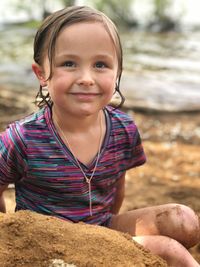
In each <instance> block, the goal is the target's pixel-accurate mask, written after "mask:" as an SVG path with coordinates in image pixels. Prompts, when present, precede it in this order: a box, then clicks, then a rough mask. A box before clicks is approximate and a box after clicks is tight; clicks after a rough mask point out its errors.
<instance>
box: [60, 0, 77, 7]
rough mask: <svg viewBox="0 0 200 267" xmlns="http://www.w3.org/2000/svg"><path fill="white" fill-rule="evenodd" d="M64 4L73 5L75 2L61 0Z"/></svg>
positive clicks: (72, 0)
mask: <svg viewBox="0 0 200 267" xmlns="http://www.w3.org/2000/svg"><path fill="white" fill-rule="evenodd" d="M61 2H62V3H63V5H64V6H73V5H74V4H75V0H61Z"/></svg>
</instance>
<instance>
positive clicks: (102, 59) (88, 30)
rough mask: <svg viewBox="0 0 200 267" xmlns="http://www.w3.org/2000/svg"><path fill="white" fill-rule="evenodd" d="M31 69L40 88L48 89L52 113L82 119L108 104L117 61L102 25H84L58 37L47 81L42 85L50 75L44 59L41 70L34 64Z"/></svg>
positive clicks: (77, 26)
mask: <svg viewBox="0 0 200 267" xmlns="http://www.w3.org/2000/svg"><path fill="white" fill-rule="evenodd" d="M38 68H39V69H38ZM33 70H34V71H35V73H36V75H37V76H38V78H39V80H40V83H41V85H42V86H44V85H47V87H48V91H49V93H50V96H51V99H52V101H53V112H59V113H60V114H63V115H64V114H66V115H67V114H70V115H73V116H85V115H92V114H95V113H98V112H99V110H101V109H102V108H103V107H104V106H105V105H107V104H108V103H109V102H110V100H111V98H112V96H113V93H114V90H115V84H116V80H117V72H118V61H117V55H116V50H115V47H114V45H113V42H112V40H111V38H110V36H109V34H108V33H107V31H106V29H105V28H104V26H103V25H102V24H101V23H100V22H84V23H77V24H73V25H71V26H68V27H66V28H64V29H63V30H62V31H61V33H60V34H59V36H58V39H57V41H56V47H55V58H54V65H53V75H52V78H51V79H50V80H48V81H47V82H44V80H45V79H47V78H48V76H49V73H50V65H49V60H48V57H47V56H46V57H45V59H44V64H43V67H40V66H36V64H35V66H33ZM44 83H45V84H44Z"/></svg>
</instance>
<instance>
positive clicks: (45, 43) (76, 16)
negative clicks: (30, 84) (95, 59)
mask: <svg viewBox="0 0 200 267" xmlns="http://www.w3.org/2000/svg"><path fill="white" fill-rule="evenodd" d="M92 21H94V22H100V23H102V24H103V25H104V27H105V29H106V31H107V32H108V34H109V36H110V38H111V40H112V42H113V44H114V47H115V49H116V54H117V59H118V79H117V81H116V87H115V92H117V93H118V94H119V96H120V98H121V102H120V104H119V105H118V107H120V106H122V104H123V103H124V100H125V98H124V96H123V95H122V93H121V92H120V89H119V85H120V79H121V74H122V69H123V54H122V46H121V41H120V38H119V34H118V31H117V28H116V26H115V25H114V23H113V22H112V21H111V20H110V19H109V18H108V17H107V16H106V15H105V14H104V13H102V12H100V11H98V10H95V9H93V8H90V7H87V6H72V7H68V8H64V9H61V10H59V11H56V12H54V13H53V14H51V15H50V16H48V17H47V18H46V19H45V20H44V21H43V23H42V25H41V26H40V28H39V29H38V31H37V33H36V35H35V39H34V61H35V62H36V63H37V64H39V65H40V66H42V65H43V62H44V57H45V56H46V55H47V57H48V60H49V63H50V74H49V77H48V78H47V80H49V79H51V78H52V74H53V64H54V57H55V46H56V40H57V37H58V35H59V33H60V32H61V30H62V29H63V28H65V27H67V26H70V25H73V24H76V23H80V22H92ZM43 89H44V88H43V87H42V86H41V85H40V88H39V91H38V93H37V95H36V99H35V103H36V105H37V106H38V107H39V108H41V107H43V106H45V105H48V106H51V105H52V104H53V103H52V100H51V97H50V95H49V93H48V92H46V93H45V94H44V92H43V91H44V90H43Z"/></svg>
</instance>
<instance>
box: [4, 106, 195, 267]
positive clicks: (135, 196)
mask: <svg viewBox="0 0 200 267" xmlns="http://www.w3.org/2000/svg"><path fill="white" fill-rule="evenodd" d="M8 104H9V103H8ZM15 111H16V109H15ZM23 112H24V111H23ZM127 112H129V113H130V115H131V116H133V117H134V119H135V121H136V123H137V125H138V127H139V129H140V133H141V136H142V139H143V145H144V149H145V152H146V155H147V159H148V161H147V163H146V164H145V165H144V166H142V167H139V168H137V169H133V170H130V171H129V172H128V173H127V177H126V178H127V179H126V197H125V201H124V203H123V206H122V209H121V212H123V211H127V210H131V209H135V208H140V207H146V206H151V205H156V204H164V203H171V202H173V203H174V202H176V203H182V204H186V205H189V206H190V207H192V208H193V209H194V210H195V211H196V212H197V213H198V214H199V215H200V201H199V199H200V163H199V161H200V155H199V151H200V112H196V113H174V114H173V113H172V114H170V113H160V114H158V113H144V112H143V113H141V112H134V113H133V112H132V111H127ZM19 113H20V112H19ZM9 114H13V110H12V109H9V111H8V109H7V110H5V109H0V118H1V120H0V130H2V129H3V128H4V127H5V125H6V123H7V121H9V120H11V119H13V118H16V116H17V115H16V114H17V113H16V112H15V113H14V114H15V115H14V117H13V115H12V117H10V115H9ZM20 116H21V115H20ZM5 196H6V200H7V209H8V211H9V212H13V209H14V194H13V190H12V189H10V190H8V191H6V192H5ZM191 252H192V254H193V256H194V257H195V258H196V259H197V261H198V262H199V263H200V245H197V246H196V247H195V248H193V249H191Z"/></svg>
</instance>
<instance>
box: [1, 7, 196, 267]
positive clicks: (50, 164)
mask: <svg viewBox="0 0 200 267" xmlns="http://www.w3.org/2000/svg"><path fill="white" fill-rule="evenodd" d="M34 60H35V63H34V64H33V65H32V68H33V71H34V73H35V74H36V76H37V78H38V80H39V82H40V90H39V93H38V95H37V101H38V99H39V100H40V101H39V102H38V105H39V107H40V110H39V111H38V112H36V113H34V114H32V115H30V116H28V117H26V118H25V119H23V120H21V121H18V122H15V123H13V124H11V125H10V126H9V128H8V129H7V130H6V131H5V132H3V133H2V134H1V135H0V196H1V201H0V210H1V211H2V212H5V210H6V208H5V204H4V200H3V194H2V193H3V191H4V190H5V189H6V188H7V186H8V184H9V183H14V184H15V190H16V210H21V209H28V210H32V211H36V212H39V213H42V214H46V215H51V216H52V215H53V216H57V217H59V218H62V219H65V220H69V221H70V222H74V223H76V222H79V221H82V222H85V223H89V224H98V225H102V226H106V227H110V228H112V229H115V230H118V231H123V232H127V233H129V234H131V235H133V236H134V240H136V241H137V242H138V243H140V244H142V245H143V246H145V247H146V248H148V249H150V250H151V251H152V252H153V253H155V254H158V255H160V256H161V257H163V258H164V259H165V260H166V261H167V262H168V264H169V265H170V266H176V267H180V266H182V267H184V266H187V267H193V266H196V267H197V266H199V265H198V263H197V262H196V261H195V260H194V259H193V258H192V256H191V255H190V254H189V252H188V251H187V249H186V248H189V247H191V246H193V245H195V244H196V243H198V242H199V221H198V217H197V216H196V215H195V213H194V212H193V211H192V210H191V209H190V208H189V207H186V206H183V205H178V204H167V205H162V206H156V207H148V208H144V209H138V210H133V211H129V212H127V213H125V214H118V212H119V210H120V207H121V205H122V201H123V198H124V185H125V174H126V171H127V170H128V169H130V168H134V167H136V166H139V165H141V164H143V163H144V162H145V155H144V152H143V148H142V145H141V140H140V135H139V133H138V130H137V127H136V125H135V124H134V122H133V121H132V120H131V118H130V117H128V115H126V114H125V113H123V112H121V111H119V110H118V109H114V108H112V107H111V106H109V105H108V104H109V102H110V100H111V98H112V96H113V94H114V93H115V92H116V93H118V94H119V95H120V96H121V97H122V95H121V93H120V90H119V83H120V77H121V73H122V49H121V43H120V39H119V37H118V33H117V30H116V28H115V26H114V24H113V23H112V22H111V21H110V19H109V18H107V17H106V16H105V15H104V14H102V13H101V12H99V11H97V10H94V9H91V8H89V7H80V6H79V7H77V6H76V7H70V8H66V9H63V10H60V11H57V12H55V13H54V14H52V15H51V16H49V17H48V18H47V19H46V20H45V21H44V23H43V24H42V26H41V27H40V29H39V30H38V32H37V34H36V37H35V42H34ZM122 100H123V99H122ZM133 262H134V259H133Z"/></svg>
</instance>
